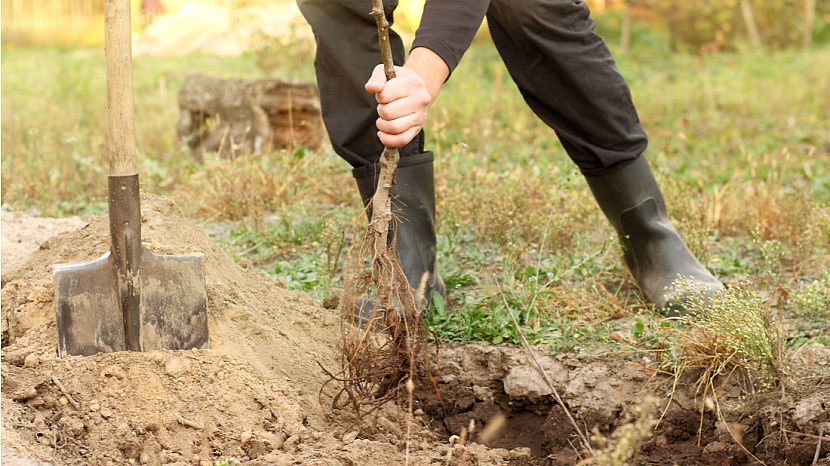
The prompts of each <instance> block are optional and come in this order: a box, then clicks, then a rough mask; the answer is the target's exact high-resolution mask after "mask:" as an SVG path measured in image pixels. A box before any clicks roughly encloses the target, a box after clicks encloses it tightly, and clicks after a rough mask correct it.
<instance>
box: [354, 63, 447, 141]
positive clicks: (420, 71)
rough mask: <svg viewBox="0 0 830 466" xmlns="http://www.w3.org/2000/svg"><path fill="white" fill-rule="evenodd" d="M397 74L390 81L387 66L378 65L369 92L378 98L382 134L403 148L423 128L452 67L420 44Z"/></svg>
mask: <svg viewBox="0 0 830 466" xmlns="http://www.w3.org/2000/svg"><path fill="white" fill-rule="evenodd" d="M395 74H396V76H395V79H393V80H391V81H387V80H386V74H385V72H384V70H383V65H378V66H377V67H375V70H374V71H373V72H372V77H371V78H369V81H368V82H367V83H366V91H368V92H371V93H372V94H375V97H376V98H377V101H378V116H379V118H378V120H377V127H378V137H379V138H380V141H381V142H382V143H383V144H384V145H385V146H387V147H403V146H405V145H406V144H407V143H408V142H409V141H411V140H412V138H414V137H415V136H416V135H417V134H418V133H419V132H420V131H421V128H422V127H423V126H424V122H425V121H426V118H427V110H429V107H430V106H432V103H433V102H435V98H436V97H437V96H438V91H439V90H440V89H441V86H442V85H443V84H444V81H446V79H447V77H448V76H449V68H448V67H447V65H446V63H444V61H443V60H442V59H441V58H440V57H438V55H436V54H435V53H434V52H432V51H431V50H429V49H426V48H423V47H419V48H416V49H415V50H413V51H412V53H411V54H410V56H409V59H408V60H407V62H406V64H405V65H404V66H402V67H395Z"/></svg>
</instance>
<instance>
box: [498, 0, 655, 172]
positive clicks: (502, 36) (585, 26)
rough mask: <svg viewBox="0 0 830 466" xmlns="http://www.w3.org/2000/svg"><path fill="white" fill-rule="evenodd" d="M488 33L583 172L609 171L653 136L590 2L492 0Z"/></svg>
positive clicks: (525, 93)
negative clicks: (597, 25) (600, 31)
mask: <svg viewBox="0 0 830 466" xmlns="http://www.w3.org/2000/svg"><path fill="white" fill-rule="evenodd" d="M487 21H488V25H489V28H490V35H491V36H492V38H493V42H494V43H495V45H496V48H497V49H498V51H499V53H500V55H501V57H502V59H503V60H504V63H505V65H506V66H507V69H508V71H509V72H510V75H511V77H512V78H513V80H514V81H515V82H516V84H517V85H518V87H519V90H520V92H521V94H522V96H523V97H524V99H525V101H526V102H527V103H528V105H529V106H530V108H531V109H532V110H533V111H534V113H536V115H538V116H539V118H541V119H542V120H543V121H544V122H545V123H546V124H547V125H548V126H550V127H551V128H553V130H554V131H555V132H556V134H557V135H558V136H559V140H560V141H561V142H562V145H563V146H564V148H565V150H566V151H567V153H568V155H569V156H570V157H571V159H572V160H573V161H574V162H575V163H576V165H577V166H578V167H579V169H580V170H581V171H582V173H583V174H584V175H585V176H599V175H603V174H607V173H611V172H613V171H615V170H617V169H618V168H620V167H622V166H624V165H626V164H627V163H631V162H632V161H633V160H634V159H636V158H637V157H639V156H640V155H641V154H642V153H643V151H645V149H646V146H647V145H648V139H647V137H646V134H645V131H643V128H642V125H641V124H640V120H639V118H638V116H637V111H636V110H635V108H634V104H633V102H632V99H631V93H630V91H629V88H628V84H627V83H626V82H625V79H624V78H623V76H622V74H621V73H620V72H619V70H618V69H617V66H616V63H615V61H614V59H613V57H612V56H611V52H610V51H609V50H608V47H607V46H606V44H605V41H603V39H602V38H601V37H600V36H599V35H597V34H596V33H594V22H593V20H592V19H591V17H590V14H589V11H588V7H587V6H586V5H585V4H584V3H583V2H581V1H573V0H492V1H491V3H490V8H489V10H488V12H487Z"/></svg>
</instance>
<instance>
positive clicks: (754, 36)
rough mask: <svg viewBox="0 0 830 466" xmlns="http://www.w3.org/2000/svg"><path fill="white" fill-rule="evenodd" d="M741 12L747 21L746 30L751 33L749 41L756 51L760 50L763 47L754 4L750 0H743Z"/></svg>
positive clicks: (745, 21)
mask: <svg viewBox="0 0 830 466" xmlns="http://www.w3.org/2000/svg"><path fill="white" fill-rule="evenodd" d="M741 14H742V15H743V17H744V23H746V30H747V32H748V33H749V42H750V43H751V44H752V48H753V49H755V51H757V52H760V51H761V50H762V49H763V46H762V45H761V34H759V33H758V27H757V26H756V25H755V17H754V16H753V14H752V5H751V4H750V3H749V0H741Z"/></svg>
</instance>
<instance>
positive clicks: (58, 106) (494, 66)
mask: <svg viewBox="0 0 830 466" xmlns="http://www.w3.org/2000/svg"><path fill="white" fill-rule="evenodd" d="M639 34H640V36H638V37H642V38H643V40H642V41H641V42H640V43H639V45H637V47H635V48H634V49H633V50H632V51H631V53H629V54H628V55H626V56H625V57H618V59H617V62H618V65H619V67H620V69H621V70H622V72H623V74H624V75H625V76H626V78H627V79H628V81H629V84H630V86H631V90H632V94H633V96H634V99H635V103H636V104H637V107H638V111H639V114H640V117H641V120H642V122H643V125H644V126H645V128H646V130H647V132H648V133H649V135H650V141H651V142H650V148H649V151H648V154H647V155H648V156H649V158H650V161H651V163H652V166H653V167H654V169H655V172H656V175H657V177H658V179H659V181H660V182H661V185H662V186H663V190H664V194H665V196H666V198H667V201H668V204H669V210H670V216H671V217H672V218H673V219H674V221H675V224H676V225H677V226H678V228H679V229H680V231H681V233H682V234H683V235H684V237H686V238H687V242H688V243H689V246H690V247H691V248H692V250H693V251H694V252H695V253H696V254H697V255H698V257H700V258H701V260H702V261H703V262H704V263H706V264H707V265H708V266H709V267H710V268H711V269H712V270H713V272H715V273H716V274H717V275H718V276H719V278H720V279H721V280H722V281H723V282H726V283H735V284H736V283H738V282H740V281H743V280H748V282H749V283H750V285H749V286H750V287H751V288H752V292H754V293H758V296H761V297H763V298H764V299H767V300H769V299H771V298H772V297H773V296H776V290H779V289H780V287H787V289H789V290H790V292H791V293H790V294H791V296H793V297H794V298H793V299H791V300H789V301H788V300H783V301H782V300H779V301H778V302H774V303H772V304H773V305H776V304H777V305H778V308H777V309H778V310H780V311H781V312H783V313H784V314H785V316H792V317H794V318H795V319H797V320H798V322H800V323H801V324H800V325H802V330H798V331H796V332H795V333H794V334H793V335H790V336H789V337H788V338H789V344H791V345H795V344H799V345H800V344H807V343H809V344H816V345H821V344H827V343H826V342H827V338H828V332H827V328H826V325H821V324H820V323H818V322H820V319H822V318H824V322H825V324H826V312H825V313H824V314H822V313H821V312H820V311H816V310H813V309H812V308H810V306H818V305H817V304H815V303H820V302H822V301H820V300H821V299H826V296H825V294H826V281H827V277H826V275H823V273H824V272H825V271H826V269H827V266H826V264H827V263H828V262H830V207H828V205H830V123H828V122H830V106H828V105H827V96H828V95H830V53H828V52H830V50H828V49H827V47H826V46H823V48H817V49H815V50H812V51H809V52H804V51H798V50H786V51H777V52H769V53H768V54H767V55H764V56H761V55H757V54H751V53H747V54H715V55H705V56H691V55H671V54H669V53H668V52H667V51H666V50H665V48H664V47H663V46H657V45H655V46H654V47H652V46H651V45H649V44H652V43H656V42H653V41H652V42H649V41H650V40H651V39H653V38H651V36H649V35H648V34H646V33H643V32H642V31H640V33H639ZM650 38H651V39H650ZM4 52H5V53H3V54H2V67H3V69H2V71H3V72H2V119H3V120H2V202H3V206H4V208H9V209H16V210H25V211H29V212H33V213H36V214H41V215H46V216H62V215H70V214H81V215H85V214H88V213H91V212H98V211H102V210H104V209H106V202H105V200H106V182H105V179H106V173H107V167H108V153H107V136H106V134H107V130H106V115H107V113H106V87H105V79H104V60H103V53H102V52H101V50H100V49H71V50H62V49H54V48H52V49H20V48H17V49H14V50H5V51H4ZM266 58H269V60H268V66H269V67H270V68H269V70H268V73H266V72H264V71H263V70H262V69H261V67H260V66H259V65H258V64H257V63H258V61H259V63H260V64H262V62H263V57H262V56H261V55H260V56H257V55H256V54H249V55H244V56H241V57H215V56H206V55H191V56H188V57H184V58H160V57H137V58H136V59H135V61H134V76H135V78H134V79H135V95H136V133H137V139H138V146H139V159H140V163H139V173H140V174H141V180H142V187H143V189H145V190H146V191H148V192H153V193H156V194H162V195H167V196H171V197H172V198H174V199H175V200H176V201H177V202H178V203H179V204H180V205H181V206H182V208H183V209H184V210H185V212H187V213H188V214H189V215H191V216H193V217H194V218H196V219H197V220H199V221H202V222H207V223H205V225H206V227H209V226H210V225H213V224H215V223H217V222H219V223H221V224H226V225H230V228H225V230H230V232H229V233H228V234H225V235H217V236H216V239H217V241H219V242H220V243H221V244H222V245H223V246H224V247H225V248H226V249H227V250H228V251H229V252H230V253H231V254H232V255H233V256H234V257H235V258H237V259H241V258H243V257H244V258H248V259H250V260H252V261H253V263H254V264H255V265H256V266H257V267H259V268H261V269H262V270H264V271H266V272H267V273H269V274H270V275H272V276H273V277H275V278H278V277H285V279H286V284H287V285H288V286H289V288H291V289H295V290H302V291H306V292H309V293H310V294H311V295H312V296H314V297H315V298H317V299H321V298H323V297H325V296H327V295H328V294H330V293H332V292H337V290H338V288H342V286H343V282H342V267H343V265H344V261H345V258H346V255H347V252H348V249H349V247H350V246H351V245H352V242H353V240H354V237H355V236H354V235H355V231H356V229H357V231H359V230H360V229H361V228H362V226H361V225H363V223H360V222H361V221H362V219H361V218H360V217H361V210H362V208H361V207H362V206H361V205H360V201H359V198H358V195H357V192H356V189H355V186H354V182H353V181H352V179H351V177H350V175H349V167H347V166H346V164H344V163H343V162H342V161H340V160H339V159H338V158H337V157H336V156H335V155H334V154H333V153H332V151H331V150H330V149H325V150H321V151H317V152H311V151H306V150H303V149H302V148H301V149H299V150H297V151H294V152H271V153H265V154H262V155H261V156H256V157H253V156H251V157H241V158H238V159H236V160H234V161H228V160H225V159H221V158H217V157H211V156H210V155H209V154H208V156H207V157H205V159H204V161H201V162H200V161H197V160H194V159H193V158H191V156H190V154H189V152H188V151H187V150H186V148H185V147H183V146H182V144H181V142H180V141H179V140H178V139H177V136H176V133H175V123H176V119H177V117H178V107H177V103H176V102H177V101H176V95H177V92H178V89H179V86H180V85H181V83H182V82H183V80H184V78H185V76H187V75H188V74H190V73H208V74H212V75H217V76H220V77H231V76H251V77H256V76H264V75H266V74H268V75H273V76H291V77H299V78H303V79H308V80H313V79H314V72H313V69H312V65H311V62H310V60H309V59H308V57H301V56H300V55H299V54H291V53H284V54H283V55H276V56H271V57H266ZM427 130H428V131H427V146H428V148H429V149H431V150H434V151H435V152H436V165H435V168H436V191H437V193H436V194H437V202H438V219H437V225H438V236H439V260H440V268H441V273H442V275H443V277H444V279H445V281H446V283H447V285H448V288H449V289H450V290H451V291H450V298H449V300H448V301H447V302H446V303H435V305H436V308H437V309H436V311H435V312H434V314H433V317H432V318H431V320H430V324H431V325H432V326H433V328H434V329H435V330H436V331H437V332H438V335H439V337H441V338H443V339H447V340H486V341H490V342H493V343H503V342H513V343H515V342H518V339H517V336H518V334H517V332H516V330H515V328H513V327H512V326H511V325H510V324H509V316H508V314H507V312H506V309H505V308H504V304H503V298H502V293H503V294H504V298H505V299H506V300H507V301H508V303H510V306H511V309H513V310H514V312H517V314H518V315H519V317H520V321H521V325H522V326H523V331H524V332H525V333H526V334H527V335H528V338H529V339H530V340H532V341H534V342H537V343H545V344H548V345H550V347H551V348H552V350H567V349H571V350H573V349H576V350H582V349H585V348H587V347H590V346H591V345H595V344H598V343H602V344H613V340H611V338H610V335H611V333H612V332H614V331H628V330H626V329H627V328H630V329H633V331H630V332H629V333H630V334H631V335H634V336H636V338H635V340H638V339H643V340H644V339H647V338H648V336H649V335H654V334H655V333H654V332H656V331H657V330H654V329H659V328H660V325H659V324H655V325H656V326H652V325H651V323H652V322H655V320H657V319H659V316H656V315H655V314H654V313H653V312H652V311H650V310H648V309H647V306H645V303H644V302H643V298H642V297H641V296H640V295H639V292H638V291H637V290H636V287H634V286H632V284H631V282H630V280H629V278H628V277H627V272H626V271H625V269H624V267H623V266H622V264H621V261H620V255H619V252H618V244H617V242H616V240H615V239H613V232H612V229H611V228H610V226H609V225H608V224H607V222H606V221H605V219H604V218H603V217H602V216H601V213H600V212H599V209H598V208H597V207H596V205H595V203H594V201H593V199H592V197H591V195H590V192H589V190H588V189H587V186H586V185H585V183H584V181H583V179H582V178H581V176H580V175H579V174H578V172H577V170H576V168H575V166H574V165H573V164H572V163H571V162H570V160H569V159H568V157H567V155H566V154H565V152H564V150H563V149H562V146H561V144H559V142H558V140H557V139H556V136H555V135H554V134H553V132H552V131H551V130H550V129H549V128H547V127H545V126H544V125H543V124H542V123H541V122H539V121H538V120H537V119H536V118H535V117H534V116H533V115H532V113H531V112H530V111H529V110H528V109H527V107H526V106H525V104H524V102H523V101H522V99H521V96H520V95H519V93H518V91H517V90H516V89H515V86H514V85H513V84H512V82H511V81H510V78H509V75H508V73H507V72H506V70H505V69H504V67H503V65H502V64H501V62H500V61H499V59H498V55H497V53H496V51H495V50H494V48H493V47H492V46H491V45H489V44H487V43H477V44H475V45H474V46H473V48H472V49H471V50H470V51H469V52H468V54H467V56H466V57H465V58H464V60H463V61H462V64H461V65H460V66H459V68H458V69H457V70H456V71H455V74H454V76H453V79H452V80H450V82H449V83H448V84H447V85H446V86H445V88H444V89H443V90H442V94H441V97H440V99H439V101H438V103H436V105H435V106H434V107H433V108H432V109H431V112H430V125H429V127H428V128H427ZM211 231H213V229H211ZM497 281H498V282H497ZM816 283H818V284H816ZM498 284H500V285H501V287H502V290H503V291H502V292H499V290H498V286H497V285H498ZM822 293H825V294H822ZM799 296H802V297H803V298H797V297H799ZM764 305H768V304H767V302H765V303H764ZM805 306H806V307H805ZM637 319H639V320H637ZM636 322H640V323H643V326H642V328H639V327H637V324H636ZM646 324H648V325H646ZM629 326H633V327H629ZM621 329H622V330H621ZM652 330H653V331H652ZM823 342H824V343H823Z"/></svg>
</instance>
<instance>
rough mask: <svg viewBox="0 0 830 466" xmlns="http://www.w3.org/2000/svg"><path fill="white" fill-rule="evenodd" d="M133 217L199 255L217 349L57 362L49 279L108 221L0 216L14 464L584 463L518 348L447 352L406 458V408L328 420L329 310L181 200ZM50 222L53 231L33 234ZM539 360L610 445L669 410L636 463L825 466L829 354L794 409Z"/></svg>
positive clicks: (334, 357)
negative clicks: (208, 227)
mask: <svg viewBox="0 0 830 466" xmlns="http://www.w3.org/2000/svg"><path fill="white" fill-rule="evenodd" d="M141 202H142V239H143V244H144V246H145V247H147V248H148V249H150V250H151V251H153V252H154V253H156V254H173V255H175V254H185V253H199V254H203V256H204V264H205V271H206V284H207V291H208V305H209V312H210V319H209V327H210V349H203V350H188V351H154V352H149V353H137V352H118V353H108V354H98V355H95V356H88V357H81V356H69V357H64V358H58V357H57V354H56V353H57V351H56V350H57V329H56V323H55V306H54V296H53V287H52V279H51V276H52V268H53V265H55V264H61V263H72V262H89V261H92V260H94V259H96V258H98V257H100V256H101V255H103V254H104V253H105V252H106V251H107V250H108V249H109V224H108V217H107V216H106V215H103V216H96V217H94V218H92V219H91V220H90V221H89V222H88V223H87V222H84V221H81V220H80V219H73V220H71V221H69V222H67V220H66V219H54V220H48V219H38V218H32V217H28V216H26V215H23V214H19V213H8V212H3V217H2V234H3V243H2V247H3V253H2V261H3V271H2V320H3V329H2V330H3V345H4V346H3V349H2V364H1V365H2V378H3V380H2V446H3V449H2V462H3V463H4V464H8V465H23V466H31V465H38V464H41V465H46V464H55V465H71V466H75V465H90V466H109V465H126V464H129V462H130V460H134V461H135V462H136V463H137V464H149V465H169V466H173V465H177V466H184V465H188V466H213V465H214V464H215V463H216V462H217V461H218V460H220V459H227V458H234V460H235V461H234V464H240V465H244V466H266V465H291V464H309V465H360V466H364V465H365V466H374V465H384V466H385V465H389V464H412V465H428V464H434V465H439V464H440V465H447V464H452V465H482V466H484V465H502V464H504V465H565V464H569V465H573V464H576V463H577V462H578V461H579V458H580V456H581V457H584V452H582V451H575V450H574V448H573V447H574V446H575V445H578V439H577V437H576V436H575V432H574V429H573V427H572V424H571V423H570V422H569V421H568V420H567V417H566V416H565V412H564V411H563V410H562V408H561V407H559V406H555V404H554V403H553V402H552V399H551V398H552V397H551V394H550V390H549V388H548V386H547V385H546V383H544V381H543V379H542V377H541V376H540V375H539V373H538V372H537V370H536V369H535V366H534V365H532V364H530V363H529V362H528V358H527V355H526V350H525V349H523V348H520V347H511V346H492V345H487V344H483V343H473V344H467V345H443V346H441V348H440V353H439V354H440V358H439V361H440V368H439V373H438V375H437V377H436V378H435V379H434V383H432V384H425V385H427V386H424V387H420V388H419V389H418V390H417V391H416V395H417V396H416V405H415V407H414V409H415V412H414V420H413V421H412V423H411V424H410V427H411V428H412V429H411V430H412V442H411V445H410V447H409V449H408V450H409V451H408V453H407V447H406V446H407V441H406V432H407V421H406V418H407V416H406V405H405V403H399V404H395V403H388V404H386V405H385V406H384V407H383V408H382V409H380V410H378V411H376V412H373V413H371V414H367V415H364V416H362V417H361V418H360V419H358V418H357V417H356V416H355V414H354V413H352V412H347V411H340V410H332V409H331V407H330V406H327V405H326V402H325V401H323V402H322V403H321V401H320V400H321V399H322V400H326V399H327V396H330V395H331V393H328V392H324V393H323V396H322V397H321V396H320V395H321V394H320V391H321V387H325V388H324V390H333V389H334V385H333V384H328V385H325V382H326V381H327V380H329V379H328V377H327V376H326V375H325V373H324V372H323V370H322V369H321V366H322V367H325V368H327V369H329V370H331V371H333V372H337V370H338V369H339V354H338V346H337V345H338V340H339V337H340V331H341V327H340V318H339V316H338V314H337V311H336V310H332V309H328V308H326V307H324V306H323V305H322V304H323V303H322V302H318V301H314V300H313V299H312V298H310V297H309V296H308V295H306V294H303V293H294V292H291V291H288V290H286V289H284V288H282V287H281V286H280V285H279V282H274V281H273V280H271V279H270V278H269V277H268V276H266V275H265V274H263V273H261V272H259V271H257V270H255V268H254V267H253V266H252V264H251V263H250V262H249V261H247V260H244V259H243V260H242V261H240V262H239V263H236V262H234V260H233V259H232V258H231V257H230V256H228V255H227V254H226V253H225V252H223V251H222V250H221V249H220V248H219V247H218V246H217V245H216V244H215V243H214V241H213V240H212V239H211V238H210V236H209V235H208V234H207V233H206V232H205V231H204V230H203V229H202V228H200V227H199V226H197V225H196V224H195V223H194V222H193V221H191V220H189V219H187V218H186V217H185V216H183V215H182V212H181V210H180V209H179V208H178V207H177V206H176V205H175V203H174V202H173V201H171V200H169V199H167V198H163V197H158V196H153V195H147V194H143V195H142V200H141ZM43 224H45V225H49V227H48V228H50V229H49V230H48V233H45V234H44V236H46V237H39V236H37V235H36V234H35V232H38V231H41V228H42V227H41V226H40V225H43ZM43 228H46V227H43ZM62 230H63V231H62ZM59 231H62V232H59ZM11 251H16V252H11ZM535 352H536V354H537V357H538V358H539V361H540V365H541V366H542V367H543V368H544V369H545V371H546V373H547V374H548V376H549V378H550V379H551V380H552V381H553V384H554V386H556V387H557V389H558V390H559V395H561V397H562V399H564V400H565V402H566V403H567V405H568V408H569V411H570V412H571V413H572V414H573V416H574V417H575V418H576V421H577V423H578V424H579V425H580V426H582V427H584V428H585V429H586V430H592V429H594V428H596V429H597V432H599V433H601V434H603V435H608V434H610V432H612V431H613V430H614V429H615V428H617V427H619V426H620V425H621V424H622V423H623V421H624V419H625V417H626V415H627V414H628V413H630V412H631V411H632V408H633V407H634V406H637V405H639V404H641V403H643V402H644V400H645V399H646V398H647V397H649V396H651V397H656V398H657V399H658V400H659V402H660V406H659V413H660V414H661V418H660V421H659V424H658V426H657V428H656V429H655V431H654V434H653V435H652V436H651V438H650V439H648V440H647V441H646V442H645V443H644V445H643V447H642V448H641V450H640V451H639V460H640V461H641V463H639V464H654V465H674V464H679V465H720V466H723V465H743V464H760V463H758V462H757V461H758V460H761V461H763V462H764V464H770V465H773V464H775V465H807V464H813V462H814V459H815V458H819V460H817V461H818V462H817V463H815V464H822V463H823V464H827V462H830V441H827V440H825V441H824V443H820V442H819V441H818V437H819V436H820V435H822V433H824V436H825V438H826V433H827V432H830V425H828V424H830V387H829V386H828V381H827V378H826V373H827V371H826V370H825V369H826V368H827V367H828V366H830V350H824V349H820V348H813V349H811V350H809V351H802V352H801V353H800V354H799V355H798V356H797V357H796V358H795V359H794V360H796V361H798V362H799V364H802V365H804V366H805V367H807V366H811V367H812V368H813V372H814V373H816V374H819V375H818V376H815V377H813V378H811V379H804V380H806V381H807V382H806V383H801V384H799V385H798V387H796V388H794V389H791V390H790V391H789V392H788V393H787V394H786V395H781V394H780V392H777V393H776V394H775V395H768V396H761V395H754V396H747V395H746V394H745V390H744V389H742V387H745V386H746V385H745V381H744V380H742V378H741V377H739V376H738V375H736V374H733V376H732V377H730V378H729V379H727V378H721V379H719V380H717V381H716V383H715V387H717V389H718V396H717V397H712V396H708V397H706V396H703V394H702V393H700V392H699V391H698V390H697V387H696V384H695V381H696V380H697V377H698V376H699V374H693V373H690V374H687V375H685V376H684V377H683V378H681V379H680V380H679V381H677V383H675V380H674V379H672V378H670V377H667V376H664V375H661V374H659V373H655V372H654V371H653V370H652V369H650V368H648V367H646V362H645V361H643V360H641V359H638V358H637V357H635V356H624V355H620V354H615V353H613V352H611V353H609V352H605V353H603V352H599V351H598V352H596V353H595V354H558V355H551V354H549V353H548V351H546V350H545V349H544V348H536V349H535ZM805 367H801V368H799V369H804V368H805ZM821 374H825V375H821ZM717 413H720V414H717ZM494 419H502V420H503V422H504V424H503V426H502V427H501V429H499V430H498V431H497V433H496V434H495V435H494V436H492V437H491V438H489V439H484V438H482V436H479V435H477V434H476V433H477V432H482V431H483V430H482V429H483V427H484V426H486V425H488V424H491V423H495V422H496V421H494ZM471 425H472V426H473V433H472V434H470V435H464V434H463V433H462V429H463V430H468V429H469V427H470V426H471ZM482 435H484V434H482ZM461 437H463V440H462V438H461ZM485 440H486V441H485ZM612 441H613V440H612ZM479 442H481V443H482V444H480V443H479ZM484 443H486V445H483V444H484ZM817 445H818V448H817ZM825 458H827V459H825Z"/></svg>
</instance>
